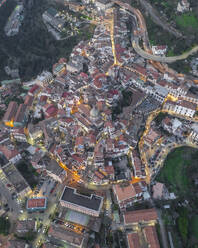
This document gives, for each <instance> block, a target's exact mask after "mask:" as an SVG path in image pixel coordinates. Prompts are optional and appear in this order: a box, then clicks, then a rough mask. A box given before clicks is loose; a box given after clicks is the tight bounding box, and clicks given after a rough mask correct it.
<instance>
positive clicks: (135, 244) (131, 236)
mask: <svg viewBox="0 0 198 248" xmlns="http://www.w3.org/2000/svg"><path fill="white" fill-rule="evenodd" d="M127 241H128V245H129V248H141V246H140V239H139V236H138V234H137V233H128V235H127Z"/></svg>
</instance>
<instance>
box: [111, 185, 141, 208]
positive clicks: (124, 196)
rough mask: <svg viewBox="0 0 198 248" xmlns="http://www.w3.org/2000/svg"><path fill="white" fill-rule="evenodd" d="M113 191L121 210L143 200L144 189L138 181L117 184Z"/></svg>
mask: <svg viewBox="0 0 198 248" xmlns="http://www.w3.org/2000/svg"><path fill="white" fill-rule="evenodd" d="M113 192H114V195H115V197H116V200H117V202H118V205H119V207H120V209H121V210H125V209H126V207H129V206H131V205H133V204H134V203H135V202H138V201H141V200H142V195H143V192H142V189H141V187H140V185H139V184H138V183H136V184H129V185H128V186H121V185H119V184H116V185H114V186H113Z"/></svg>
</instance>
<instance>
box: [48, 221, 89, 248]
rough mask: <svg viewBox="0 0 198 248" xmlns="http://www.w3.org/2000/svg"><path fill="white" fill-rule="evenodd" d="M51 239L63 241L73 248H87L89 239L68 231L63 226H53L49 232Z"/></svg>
mask: <svg viewBox="0 0 198 248" xmlns="http://www.w3.org/2000/svg"><path fill="white" fill-rule="evenodd" d="M48 237H49V239H51V238H53V239H55V240H58V241H63V242H64V243H66V244H67V245H71V246H72V247H77V248H82V247H85V246H86V243H87V239H86V238H85V237H84V236H83V235H82V234H79V233H76V232H73V231H71V230H68V229H66V228H65V227H63V226H59V225H55V224H52V225H50V228H49V231H48Z"/></svg>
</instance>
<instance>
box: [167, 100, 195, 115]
mask: <svg viewBox="0 0 198 248" xmlns="http://www.w3.org/2000/svg"><path fill="white" fill-rule="evenodd" d="M163 109H164V110H165V111H168V112H170V113H175V114H178V115H183V116H186V117H191V118H192V117H193V116H194V114H195V112H196V109H197V105H196V104H195V103H191V102H187V101H185V100H178V101H177V102H173V101H170V100H168V101H166V102H165V104H164V106H163Z"/></svg>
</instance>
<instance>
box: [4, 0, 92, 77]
mask: <svg viewBox="0 0 198 248" xmlns="http://www.w3.org/2000/svg"><path fill="white" fill-rule="evenodd" d="M24 3H25V16H24V17H25V18H24V21H23V24H22V26H21V28H20V31H19V34H18V35H16V36H14V37H6V35H5V33H4V26H5V24H6V22H7V19H8V17H9V15H10V14H11V12H12V11H13V9H14V7H15V6H16V2H15V1H14V0H7V2H6V3H5V4H4V5H3V6H2V7H1V8H0V40H1V42H0V61H1V64H0V79H5V78H7V76H6V75H5V72H4V66H5V65H6V64H7V61H8V59H10V58H12V59H15V60H17V61H18V64H19V69H20V76H21V78H22V79H23V80H29V79H31V78H32V77H34V76H36V75H37V74H39V73H40V72H42V71H43V70H51V67H52V65H53V64H54V63H55V62H56V61H57V60H58V59H59V58H60V57H66V58H68V57H69V55H70V53H71V51H72V49H73V47H74V46H75V45H76V44H77V43H78V42H79V40H81V39H87V38H89V37H90V35H91V33H92V32H93V30H94V29H93V27H92V26H89V27H87V30H86V32H82V33H80V34H78V36H74V37H71V38H69V39H66V40H62V41H57V40H55V39H54V37H53V36H52V35H51V34H50V33H49V32H48V30H47V28H46V26H45V25H44V23H43V21H42V13H43V12H44V11H45V10H46V9H47V8H49V7H50V6H55V7H57V6H56V3H55V2H53V1H46V0H39V1H24ZM30 3H31V4H30ZM84 31H85V30H84Z"/></svg>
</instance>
